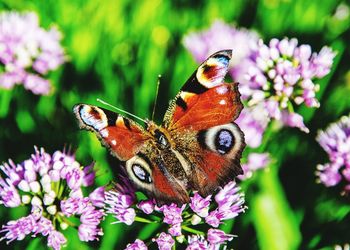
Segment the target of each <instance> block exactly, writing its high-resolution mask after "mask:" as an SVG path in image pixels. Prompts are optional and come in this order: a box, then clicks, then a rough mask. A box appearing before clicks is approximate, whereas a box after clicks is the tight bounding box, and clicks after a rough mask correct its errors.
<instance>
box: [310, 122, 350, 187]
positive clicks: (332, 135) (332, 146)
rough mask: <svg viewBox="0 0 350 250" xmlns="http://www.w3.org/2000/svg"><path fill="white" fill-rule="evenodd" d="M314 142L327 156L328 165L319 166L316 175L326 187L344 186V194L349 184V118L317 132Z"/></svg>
mask: <svg viewBox="0 0 350 250" xmlns="http://www.w3.org/2000/svg"><path fill="white" fill-rule="evenodd" d="M316 140H317V141H318V143H319V144H320V145H321V147H322V148H323V149H324V150H325V151H326V152H327V154H328V156H329V161H330V162H329V163H325V164H319V165H318V166H317V171H316V175H317V176H318V178H319V181H320V182H321V183H323V184H324V185H325V186H326V187H331V186H335V185H338V184H342V185H344V187H343V189H344V192H345V193H348V192H349V184H350V116H343V117H342V118H340V120H339V121H338V122H336V123H332V124H330V125H329V126H328V127H327V128H326V129H325V130H324V131H319V133H318V135H317V138H316Z"/></svg>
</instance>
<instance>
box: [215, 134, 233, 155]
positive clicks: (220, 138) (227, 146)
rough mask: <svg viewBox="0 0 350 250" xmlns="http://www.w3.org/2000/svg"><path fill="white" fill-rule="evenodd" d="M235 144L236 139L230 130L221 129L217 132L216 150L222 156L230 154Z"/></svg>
mask: <svg viewBox="0 0 350 250" xmlns="http://www.w3.org/2000/svg"><path fill="white" fill-rule="evenodd" d="M234 144H235V139H234V136H233V134H232V132H231V131H230V130H228V129H221V130H219V131H218V132H217V134H216V136H215V148H216V150H217V151H218V152H219V153H220V154H226V153H228V152H229V151H230V150H231V149H232V147H233V145H234Z"/></svg>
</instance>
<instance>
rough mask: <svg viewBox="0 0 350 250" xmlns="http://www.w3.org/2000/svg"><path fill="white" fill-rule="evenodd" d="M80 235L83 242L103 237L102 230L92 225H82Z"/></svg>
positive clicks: (79, 230)
mask: <svg viewBox="0 0 350 250" xmlns="http://www.w3.org/2000/svg"><path fill="white" fill-rule="evenodd" d="M78 235H79V239H80V240H81V241H93V240H96V239H98V236H101V235H103V233H102V229H101V228H98V227H97V226H96V225H92V224H84V223H82V224H80V225H79V228H78Z"/></svg>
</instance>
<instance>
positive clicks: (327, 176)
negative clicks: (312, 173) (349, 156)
mask: <svg viewBox="0 0 350 250" xmlns="http://www.w3.org/2000/svg"><path fill="white" fill-rule="evenodd" d="M340 168H341V165H338V164H331V163H326V164H324V165H321V164H319V165H317V172H316V175H317V176H318V177H319V179H320V181H321V182H322V183H323V184H324V185H325V186H326V187H332V186H335V185H337V184H338V183H339V182H340V181H341V179H342V175H341V174H340V172H339V170H340Z"/></svg>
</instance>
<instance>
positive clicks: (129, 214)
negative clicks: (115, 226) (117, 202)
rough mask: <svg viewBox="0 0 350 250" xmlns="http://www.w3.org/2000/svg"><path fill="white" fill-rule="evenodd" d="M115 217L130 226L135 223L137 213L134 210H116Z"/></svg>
mask: <svg viewBox="0 0 350 250" xmlns="http://www.w3.org/2000/svg"><path fill="white" fill-rule="evenodd" d="M114 215H115V217H116V218H117V219H118V220H119V221H121V222H124V223H125V224H126V225H128V226H130V225H131V224H132V223H134V221H135V217H136V213H135V209H133V208H120V209H116V210H115V213H114Z"/></svg>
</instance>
